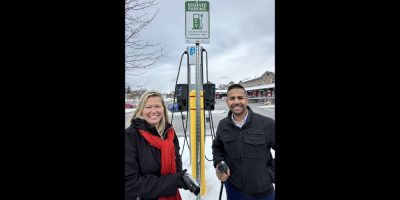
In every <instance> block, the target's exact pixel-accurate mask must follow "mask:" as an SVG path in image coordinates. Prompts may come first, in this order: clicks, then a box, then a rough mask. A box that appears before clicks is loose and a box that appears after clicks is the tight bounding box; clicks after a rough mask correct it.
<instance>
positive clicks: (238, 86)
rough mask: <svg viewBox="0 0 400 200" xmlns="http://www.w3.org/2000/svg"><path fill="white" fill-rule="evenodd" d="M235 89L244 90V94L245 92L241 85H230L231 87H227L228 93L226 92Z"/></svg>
mask: <svg viewBox="0 0 400 200" xmlns="http://www.w3.org/2000/svg"><path fill="white" fill-rule="evenodd" d="M235 88H240V89H242V90H244V92H246V89H244V87H243V86H242V85H240V84H232V85H230V86H229V87H228V91H227V92H229V90H232V89H235Z"/></svg>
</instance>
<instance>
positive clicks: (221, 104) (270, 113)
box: [125, 99, 275, 136]
mask: <svg viewBox="0 0 400 200" xmlns="http://www.w3.org/2000/svg"><path fill="white" fill-rule="evenodd" d="M249 106H250V107H251V108H252V109H253V111H254V112H257V113H259V114H262V115H264V116H267V117H271V118H272V119H275V107H274V106H266V105H264V104H262V103H249ZM228 111H229V109H228V106H227V105H226V103H225V101H224V100H220V99H217V100H216V104H215V109H214V110H213V111H211V116H212V119H213V123H212V124H211V125H213V128H214V131H216V129H217V126H218V122H219V121H220V120H221V119H222V118H224V117H226V116H227V115H228ZM208 112H209V111H206V116H208ZM132 113H133V110H132V109H129V110H128V109H126V111H125V119H126V123H125V125H126V126H129V117H130V116H131V115H132ZM169 115H170V119H171V116H172V113H171V112H170V113H169ZM183 115H184V116H187V115H186V112H183ZM172 123H173V126H174V128H175V131H176V133H177V135H178V136H184V128H183V126H185V127H186V117H184V119H183V122H182V115H181V113H174V117H173V121H172ZM187 124H188V127H187V129H186V130H187V131H186V132H187V133H188V132H189V130H190V125H189V122H188V123H187ZM211 125H210V122H208V121H206V124H205V126H206V134H207V135H209V134H210V133H211V128H212V127H211V128H210V126H211Z"/></svg>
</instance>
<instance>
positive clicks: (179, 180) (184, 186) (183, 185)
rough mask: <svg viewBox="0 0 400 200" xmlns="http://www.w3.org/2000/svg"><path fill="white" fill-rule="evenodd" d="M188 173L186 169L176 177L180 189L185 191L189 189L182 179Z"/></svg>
mask: <svg viewBox="0 0 400 200" xmlns="http://www.w3.org/2000/svg"><path fill="white" fill-rule="evenodd" d="M186 171H187V169H184V170H182V171H180V172H177V173H176V177H177V178H178V188H182V189H184V190H188V189H189V187H188V186H187V185H186V184H185V182H184V181H183V179H182V177H183V175H185V173H186Z"/></svg>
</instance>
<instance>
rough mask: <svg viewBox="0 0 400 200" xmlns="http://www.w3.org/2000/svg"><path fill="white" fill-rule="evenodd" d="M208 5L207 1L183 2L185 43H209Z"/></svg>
mask: <svg viewBox="0 0 400 200" xmlns="http://www.w3.org/2000/svg"><path fill="white" fill-rule="evenodd" d="M209 11H210V3H209V2H208V1H186V2H185V13H186V15H185V22H186V23H185V24H186V26H185V37H186V43H210V32H209V29H210V12H209Z"/></svg>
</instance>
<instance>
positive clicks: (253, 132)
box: [212, 107, 275, 196]
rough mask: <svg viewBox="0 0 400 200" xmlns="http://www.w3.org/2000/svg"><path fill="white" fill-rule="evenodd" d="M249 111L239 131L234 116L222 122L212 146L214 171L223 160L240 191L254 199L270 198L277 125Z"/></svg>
mask: <svg viewBox="0 0 400 200" xmlns="http://www.w3.org/2000/svg"><path fill="white" fill-rule="evenodd" d="M247 108H248V111H249V112H248V115H247V120H246V122H245V123H244V125H243V126H242V128H239V127H237V126H236V125H235V123H234V122H233V121H232V118H231V117H232V112H229V113H228V117H225V118H224V119H222V120H221V121H220V122H219V124H218V128H217V134H216V137H215V139H214V141H213V144H212V150H213V160H214V167H215V166H216V165H217V164H219V163H220V162H221V161H222V160H224V161H225V162H226V164H227V165H228V167H229V169H230V173H231V175H230V176H229V178H228V180H227V181H229V182H230V183H231V184H232V185H233V186H235V187H236V188H237V189H238V190H239V191H242V192H243V193H245V194H247V195H250V196H259V195H267V194H269V193H271V192H272V191H273V190H274V187H273V185H272V183H274V182H275V159H273V158H272V154H271V148H272V149H274V150H275V122H274V120H273V119H272V118H269V117H266V116H263V115H260V114H257V113H254V112H253V111H252V110H251V109H250V107H247Z"/></svg>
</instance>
